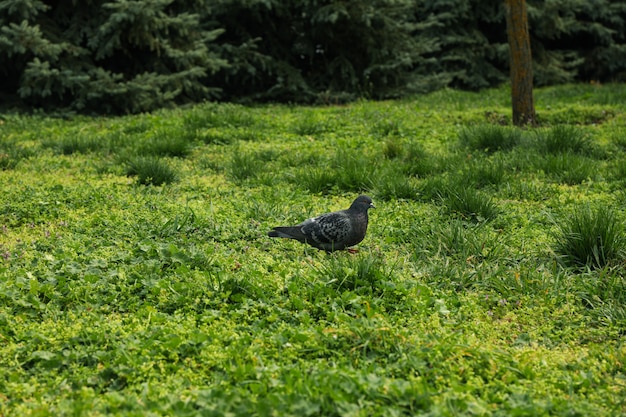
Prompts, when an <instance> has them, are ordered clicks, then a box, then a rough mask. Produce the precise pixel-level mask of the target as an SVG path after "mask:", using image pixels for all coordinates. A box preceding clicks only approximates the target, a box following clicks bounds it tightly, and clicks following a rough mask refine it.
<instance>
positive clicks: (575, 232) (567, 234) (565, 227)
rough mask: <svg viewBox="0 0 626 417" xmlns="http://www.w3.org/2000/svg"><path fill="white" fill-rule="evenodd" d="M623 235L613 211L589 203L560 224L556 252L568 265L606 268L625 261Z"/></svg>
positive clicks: (556, 234)
mask: <svg viewBox="0 0 626 417" xmlns="http://www.w3.org/2000/svg"><path fill="white" fill-rule="evenodd" d="M623 233H624V230H623V226H622V224H621V222H620V221H619V219H618V218H617V216H616V213H615V211H614V210H612V209H610V208H607V207H605V206H600V207H598V208H592V207H591V206H589V205H588V204H587V205H584V206H582V207H579V208H578V209H576V210H575V211H574V212H573V213H572V214H571V216H569V217H568V218H567V219H565V220H563V221H562V222H561V223H560V224H559V225H558V231H557V232H556V233H555V236H554V238H555V241H556V242H555V252H556V253H557V254H558V255H559V256H561V257H562V258H563V260H564V261H565V262H566V263H567V264H569V265H572V266H578V267H581V266H587V267H589V268H603V267H605V266H607V265H609V264H615V263H617V262H619V261H621V260H622V259H623V255H624V243H625V241H624V235H623Z"/></svg>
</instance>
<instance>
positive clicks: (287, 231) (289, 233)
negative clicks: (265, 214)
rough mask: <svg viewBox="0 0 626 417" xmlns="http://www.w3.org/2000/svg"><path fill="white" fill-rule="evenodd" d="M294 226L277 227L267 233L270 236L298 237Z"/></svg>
mask: <svg viewBox="0 0 626 417" xmlns="http://www.w3.org/2000/svg"><path fill="white" fill-rule="evenodd" d="M294 231H295V230H294V228H293V227H275V228H273V229H272V230H270V231H269V232H267V235H268V236H269V237H284V238H285V239H298V236H296V235H297V233H294Z"/></svg>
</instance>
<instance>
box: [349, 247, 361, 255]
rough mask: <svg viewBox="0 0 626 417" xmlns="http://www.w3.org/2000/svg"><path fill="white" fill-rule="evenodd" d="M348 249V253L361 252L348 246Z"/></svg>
mask: <svg viewBox="0 0 626 417" xmlns="http://www.w3.org/2000/svg"><path fill="white" fill-rule="evenodd" d="M346 250H347V251H348V253H351V254H355V253H359V250H358V249H353V248H348V249H346Z"/></svg>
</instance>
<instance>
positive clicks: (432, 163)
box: [402, 142, 444, 178]
mask: <svg viewBox="0 0 626 417" xmlns="http://www.w3.org/2000/svg"><path fill="white" fill-rule="evenodd" d="M405 153H406V155H405V156H404V158H403V160H402V163H403V166H404V170H405V172H406V173H407V174H408V175H412V176H416V177H420V178H423V177H427V176H429V175H432V174H436V173H439V172H441V170H442V165H443V162H444V161H442V158H441V157H439V156H438V155H432V154H430V153H428V152H427V151H426V150H425V149H424V147H423V146H422V145H421V144H419V143H416V142H411V143H409V144H408V146H407V147H406V152H405Z"/></svg>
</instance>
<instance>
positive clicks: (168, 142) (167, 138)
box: [138, 130, 190, 157]
mask: <svg viewBox="0 0 626 417" xmlns="http://www.w3.org/2000/svg"><path fill="white" fill-rule="evenodd" d="M189 151H190V146H189V140H188V138H186V137H185V136H184V135H180V134H179V132H176V131H170V130H159V131H157V132H155V133H154V134H153V135H152V136H151V137H150V138H149V139H147V140H145V141H144V142H143V143H141V145H140V147H139V150H138V153H139V154H140V155H153V156H173V157H184V156H187V154H188V153H189Z"/></svg>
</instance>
